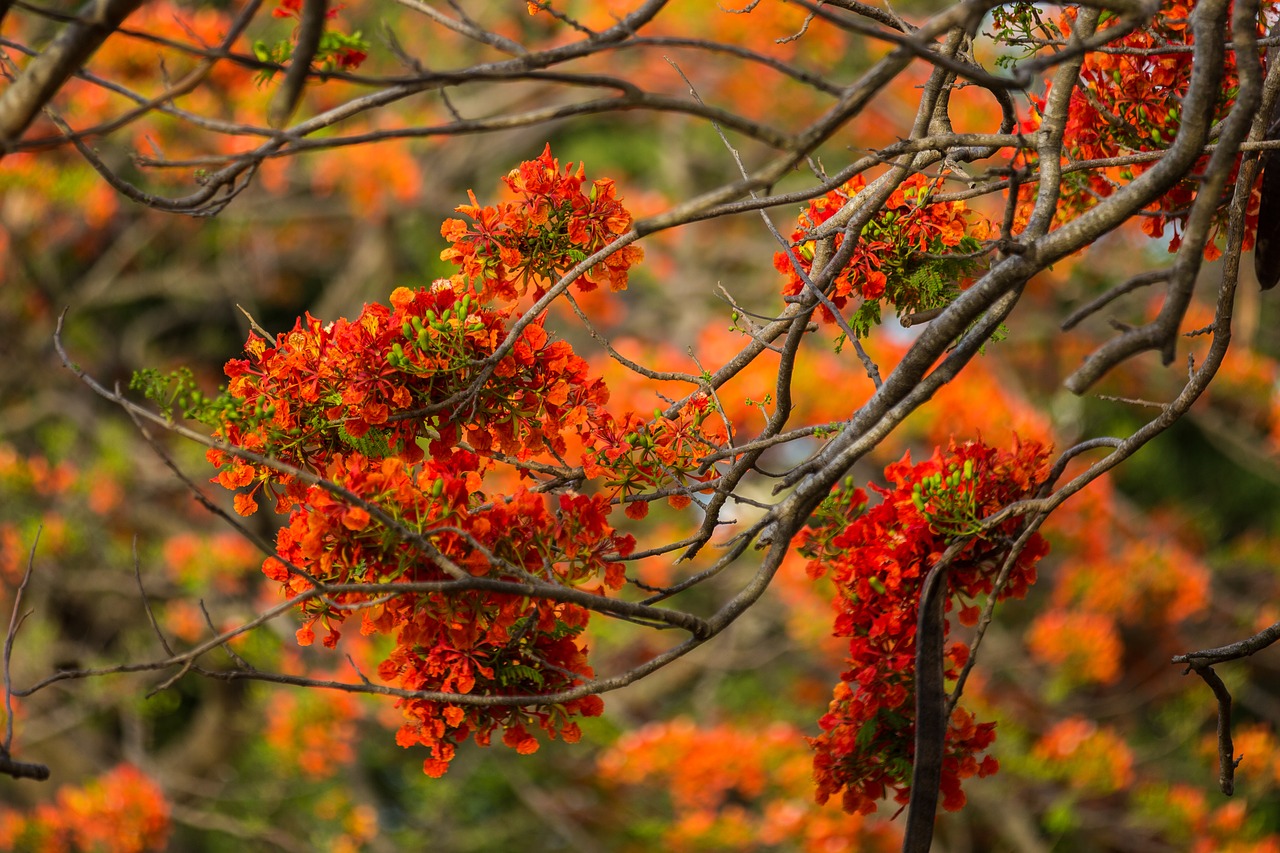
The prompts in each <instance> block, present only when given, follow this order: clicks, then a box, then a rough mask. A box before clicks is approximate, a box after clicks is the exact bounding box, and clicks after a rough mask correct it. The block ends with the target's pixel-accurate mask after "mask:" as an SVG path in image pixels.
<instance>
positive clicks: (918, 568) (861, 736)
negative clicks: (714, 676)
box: [797, 441, 1048, 813]
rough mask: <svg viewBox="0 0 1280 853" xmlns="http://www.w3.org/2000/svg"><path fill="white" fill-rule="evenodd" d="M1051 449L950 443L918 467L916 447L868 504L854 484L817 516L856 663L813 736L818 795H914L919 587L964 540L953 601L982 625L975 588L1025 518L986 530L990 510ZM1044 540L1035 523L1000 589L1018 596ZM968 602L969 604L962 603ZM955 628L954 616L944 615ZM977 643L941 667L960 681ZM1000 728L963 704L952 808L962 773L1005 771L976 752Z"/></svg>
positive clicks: (814, 540) (812, 534) (946, 798)
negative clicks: (948, 551) (983, 522)
mask: <svg viewBox="0 0 1280 853" xmlns="http://www.w3.org/2000/svg"><path fill="white" fill-rule="evenodd" d="M1047 467H1048V453H1047V450H1046V449H1045V448H1044V447H1042V446H1041V445H1039V444H1036V443H1025V444H1023V443H1015V445H1014V448H1013V450H1012V451H1001V450H996V449H994V448H991V447H988V446H987V445H985V444H983V443H981V442H977V441H970V442H967V443H965V444H963V445H960V446H955V445H954V444H953V445H952V446H951V447H950V448H949V449H948V450H947V452H946V453H943V452H942V451H941V450H938V451H937V452H935V453H934V455H933V457H932V458H931V459H929V460H928V461H926V462H922V463H920V464H918V465H912V464H911V458H910V455H909V454H908V455H907V456H906V457H904V458H903V460H902V461H900V462H897V463H894V464H893V465H890V466H889V467H888V468H886V469H885V479H886V480H887V481H888V483H889V486H888V488H881V487H878V486H872V487H871V488H873V489H874V490H875V491H877V492H879V493H880V494H881V496H882V497H883V501H882V502H881V503H880V504H879V505H877V506H875V507H872V508H870V509H868V508H867V495H866V493H865V492H864V491H862V490H861V489H851V488H849V485H850V484H846V487H845V488H844V489H841V490H840V491H839V492H837V493H836V495H834V496H833V497H832V499H831V500H830V501H829V502H828V503H826V504H824V506H823V507H822V509H821V510H820V511H819V512H818V513H817V514H816V515H815V516H814V519H813V521H812V522H811V526H810V528H809V529H807V530H805V531H803V532H802V533H801V534H800V537H799V539H798V542H797V544H798V545H799V548H800V551H801V553H802V554H803V555H804V556H805V557H808V558H809V560H810V562H809V564H808V567H807V568H808V571H809V573H810V575H811V576H813V577H815V578H817V577H821V576H822V575H824V574H829V575H830V576H831V579H832V581H833V582H834V583H835V586H836V589H837V592H838V594H837V596H836V598H835V601H834V607H835V611H836V612H835V634H836V635H837V636H840V637H848V638H849V658H848V663H849V669H848V671H846V672H845V673H844V674H843V675H842V676H841V680H840V683H838V684H837V685H836V686H835V690H834V698H833V700H832V702H831V707H830V710H829V711H828V713H827V714H826V715H825V716H824V717H823V718H822V719H821V720H820V722H819V725H820V726H821V727H822V730H823V733H822V734H821V735H819V736H818V737H816V738H813V739H812V740H811V741H810V743H811V744H812V746H813V748H814V749H815V751H816V754H815V756H814V775H815V778H816V780H817V785H818V789H817V797H818V801H819V802H826V801H827V799H828V798H829V797H831V796H833V795H835V794H839V793H841V792H842V791H843V798H844V807H845V809H846V810H848V811H851V812H860V813H870V812H873V811H875V809H876V803H877V801H879V800H880V799H882V798H884V797H885V796H886V795H887V793H888V790H889V789H890V788H892V789H894V790H895V792H896V793H895V799H896V800H897V801H898V802H906V801H907V798H908V797H909V795H910V778H911V766H912V758H913V755H914V748H915V744H914V737H915V721H914V719H913V717H914V707H915V676H914V671H915V655H916V620H917V614H918V609H919V598H920V588H921V585H922V583H923V581H924V579H925V577H926V575H927V574H928V572H929V570H930V568H931V567H932V566H933V565H935V564H936V563H937V561H938V560H939V558H940V557H941V556H942V554H943V552H944V551H945V550H946V549H947V547H948V546H949V545H950V544H951V543H952V542H954V541H956V540H957V539H961V538H963V539H967V542H966V544H965V546H964V549H963V550H962V551H961V552H960V554H959V555H958V556H957V557H956V559H955V560H954V562H953V563H952V564H951V567H950V569H949V571H948V574H947V583H948V590H949V593H950V595H949V596H948V599H947V602H946V609H947V610H948V611H951V610H952V609H953V607H954V605H955V603H956V602H957V601H959V602H960V613H959V617H960V621H961V622H962V623H965V624H970V625H971V624H974V623H975V622H976V620H977V616H978V608H977V607H976V606H975V605H974V604H973V603H972V599H973V598H974V597H976V596H978V595H982V594H987V593H990V592H991V589H992V581H993V579H994V577H995V575H996V573H997V571H998V569H999V566H1000V562H1001V557H1002V555H1003V553H1004V551H1005V548H1006V544H1007V541H1008V538H1009V537H1011V536H1014V535H1016V533H1017V530H1018V525H1019V521H1018V520H1017V519H1010V520H1009V521H1007V522H1006V523H1004V524H1003V525H1001V526H999V527H998V528H996V529H994V530H989V531H986V532H982V531H981V520H982V519H983V518H985V517H987V516H989V515H991V514H993V513H994V512H996V511H998V510H1000V509H1001V508H1003V507H1005V506H1007V505H1008V504H1010V503H1012V502H1014V501H1017V500H1019V499H1021V498H1025V497H1026V496H1028V495H1029V494H1030V493H1031V492H1032V491H1033V490H1034V489H1035V488H1036V486H1037V484H1038V483H1040V482H1041V481H1043V479H1044V477H1045V475H1046V473H1047ZM1047 551H1048V544H1047V543H1046V542H1045V541H1044V540H1043V539H1042V538H1040V536H1039V535H1038V534H1037V535H1036V536H1034V537H1033V538H1032V540H1031V541H1030V543H1029V544H1028V546H1027V547H1026V549H1025V550H1024V551H1023V552H1022V554H1021V555H1020V556H1019V557H1018V560H1017V562H1016V564H1015V566H1014V568H1013V572H1012V574H1011V575H1010V577H1009V583H1008V585H1007V586H1006V587H1005V589H1003V590H1001V592H1000V598H1005V597H1008V596H1013V597H1021V596H1022V595H1024V594H1025V593H1026V590H1027V587H1028V586H1030V585H1031V583H1033V582H1034V580H1035V565H1036V562H1037V561H1038V560H1039V559H1040V558H1041V557H1042V556H1044V554H1045V553H1046V552H1047ZM966 602H968V603H966ZM948 627H949V623H948ZM967 658H968V648H967V647H966V646H965V645H963V644H961V643H955V644H952V645H950V646H949V647H948V648H947V649H946V664H945V666H946V676H947V678H948V679H955V678H956V677H957V676H958V674H959V670H960V667H962V666H963V665H964V663H965V661H966V660H967ZM994 740H995V724H994V723H981V724H979V723H976V722H975V721H974V719H973V716H972V715H971V714H970V713H969V712H968V711H966V710H964V709H962V708H957V709H956V711H955V713H954V714H953V715H952V717H951V721H950V727H949V729H948V732H947V743H946V755H945V759H944V764H943V774H942V794H943V803H942V804H943V807H944V808H946V809H948V810H952V811H954V810H956V809H958V808H960V807H961V806H963V805H964V802H965V797H964V793H963V792H962V791H961V789H960V783H961V781H962V780H963V779H966V778H968V777H970V776H973V775H975V774H977V775H979V776H986V775H989V774H991V773H994V772H995V771H996V769H997V764H996V761H995V759H993V758H991V757H990V756H986V757H984V758H981V760H979V755H980V754H981V753H982V752H983V751H984V750H985V749H986V748H987V747H989V746H990V745H991V743H992V742H993V741H994Z"/></svg>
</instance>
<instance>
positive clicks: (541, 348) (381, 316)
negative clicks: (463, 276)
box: [208, 279, 608, 515]
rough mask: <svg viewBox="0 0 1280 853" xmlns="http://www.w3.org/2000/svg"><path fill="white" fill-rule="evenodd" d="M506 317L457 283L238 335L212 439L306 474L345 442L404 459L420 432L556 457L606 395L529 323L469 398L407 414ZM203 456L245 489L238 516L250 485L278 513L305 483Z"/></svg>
mask: <svg viewBox="0 0 1280 853" xmlns="http://www.w3.org/2000/svg"><path fill="white" fill-rule="evenodd" d="M506 322H507V312H505V311H501V310H495V309H494V308H492V307H487V306H482V305H481V304H480V302H479V301H478V300H477V299H476V298H475V296H474V295H473V294H472V292H471V290H470V287H469V285H467V284H465V283H463V282H462V281H461V280H460V279H454V280H448V279H440V280H438V281H436V282H435V284H434V285H433V286H432V287H431V289H430V290H419V291H417V292H416V293H415V292H414V291H411V290H409V289H408V288H403V287H401V288H397V289H396V291H395V292H394V293H392V294H391V308H387V307H386V306H383V305H376V304H375V305H366V306H365V308H364V310H363V311H362V312H361V314H360V316H359V317H358V318H357V319H356V320H355V321H354V322H352V321H348V320H345V319H340V320H337V321H336V322H334V323H330V324H328V325H325V324H322V323H321V322H320V321H319V320H317V319H315V318H314V317H312V316H310V315H307V316H306V318H305V319H300V320H298V322H297V323H296V324H295V326H294V328H293V330H292V331H290V332H288V333H285V334H281V335H279V336H277V338H276V341H275V346H270V347H269V346H268V345H267V342H266V341H264V340H263V339H262V338H259V337H257V336H256V335H250V337H249V341H248V343H247V344H246V345H245V349H246V351H247V353H248V354H249V358H247V359H233V360H232V361H229V362H227V367H226V372H227V376H228V377H230V379H231V382H230V385H229V386H228V393H229V395H230V398H229V399H228V400H226V401H225V404H224V408H223V411H222V425H221V426H220V427H219V429H218V433H217V434H218V435H219V437H221V438H224V439H226V440H227V441H228V442H230V443H231V444H234V445H236V446H237V447H241V448H244V449H246V450H252V451H264V450H270V452H271V453H272V455H273V456H274V457H275V458H276V459H279V460H280V461H282V462H286V463H288V464H290V465H294V466H296V467H300V468H306V469H310V470H313V471H322V470H324V469H325V467H326V466H327V465H328V462H329V460H331V459H332V458H333V456H334V455H335V454H337V453H342V452H349V451H351V450H358V451H360V452H362V453H363V455H365V456H370V457H376V456H388V455H393V454H395V455H401V456H403V457H404V458H405V459H406V461H408V462H416V461H418V460H419V459H421V458H422V456H423V450H422V447H421V445H420V441H421V442H425V441H426V440H427V439H431V440H432V442H433V446H434V447H435V448H438V449H439V450H440V451H445V450H447V449H449V448H452V447H454V446H455V445H456V444H457V443H458V441H460V440H462V439H464V438H465V439H466V440H467V441H470V442H471V443H472V445H473V446H474V447H476V448H477V449H479V450H489V449H490V448H492V447H495V446H496V447H498V448H501V449H502V450H503V451H504V452H508V453H512V454H520V453H523V454H529V453H535V452H538V451H540V450H543V449H544V448H551V449H552V450H554V451H556V452H563V451H564V450H565V448H566V443H565V438H564V433H566V432H569V433H579V434H585V433H587V432H588V431H589V429H588V426H587V424H588V419H589V417H590V416H591V414H592V413H593V412H594V410H595V408H596V407H598V406H599V405H600V404H602V403H603V402H604V401H605V400H606V399H607V398H608V392H607V390H606V389H605V387H604V384H603V383H602V382H601V381H600V380H598V379H595V380H593V379H591V378H590V377H589V376H588V374H587V364H586V362H585V361H583V359H581V358H580V357H578V356H577V355H575V354H574V352H573V349H572V348H571V347H570V346H569V345H568V344H567V343H565V342H563V341H554V342H553V341H550V340H549V339H548V336H547V333H546V332H545V331H544V330H543V329H542V327H541V326H540V325H539V324H538V323H534V324H531V325H529V326H527V327H526V328H525V329H524V330H523V331H522V332H521V334H520V337H519V338H518V339H517V340H516V342H515V344H514V347H513V348H512V351H511V352H510V353H508V354H507V355H506V356H505V357H504V358H503V359H501V360H500V361H499V362H498V364H497V366H496V368H495V369H494V371H493V379H492V380H491V381H490V382H489V383H487V384H486V385H485V386H484V387H483V388H481V389H480V390H479V392H478V393H476V394H475V395H474V396H472V397H471V398H469V399H467V400H466V401H464V402H462V403H460V404H458V405H457V406H456V407H454V408H453V409H451V410H448V411H442V412H440V413H439V414H437V415H435V416H434V417H432V418H431V419H430V420H428V419H426V418H423V417H409V416H408V414H409V413H410V412H411V411H413V410H414V409H420V408H424V407H426V406H429V405H431V404H433V403H438V402H440V401H443V400H445V399H447V398H449V397H450V396H452V395H454V394H456V393H457V392H459V391H461V390H463V389H465V388H468V387H469V386H470V385H471V384H472V382H473V381H474V379H475V377H476V374H477V371H478V370H479V365H480V364H481V363H482V362H483V361H484V360H485V359H486V358H488V357H489V356H490V355H492V354H493V352H494V351H495V350H496V349H497V348H498V346H499V345H500V344H502V343H504V342H505V340H506V337H507V330H506ZM464 411H465V413H466V416H465V417H463V416H462V413H463V412H464ZM433 423H434V426H433ZM432 452H433V453H434V452H435V450H433V451H432ZM208 458H209V461H210V462H211V463H213V464H214V465H217V466H219V467H221V468H222V469H223V470H222V472H221V473H220V474H219V475H218V478H217V482H219V483H220V484H221V485H223V486H225V487H226V488H228V489H237V488H241V487H244V486H250V485H252V487H253V488H252V489H251V490H250V491H249V492H247V493H242V494H240V495H238V496H237V509H238V510H240V511H241V512H242V514H246V515H247V514H249V513H251V512H253V511H254V510H256V509H257V505H256V502H255V499H254V495H256V493H257V491H258V489H259V487H261V486H264V485H265V486H266V487H267V488H268V489H269V490H270V491H272V493H273V494H275V496H276V509H277V511H279V512H285V511H287V510H288V509H289V508H290V507H292V506H294V505H296V504H297V503H298V502H299V501H300V500H301V499H302V497H303V495H304V494H305V493H306V491H307V489H306V486H305V485H304V484H302V483H300V482H298V481H297V480H296V479H295V478H292V477H289V476H286V475H281V474H278V473H277V472H275V471H274V470H272V469H270V468H267V467H265V466H255V465H252V464H250V463H248V462H245V461H243V460H240V459H236V458H234V457H231V456H230V455H229V454H226V453H223V452H222V451H219V450H211V451H209V453H208Z"/></svg>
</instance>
